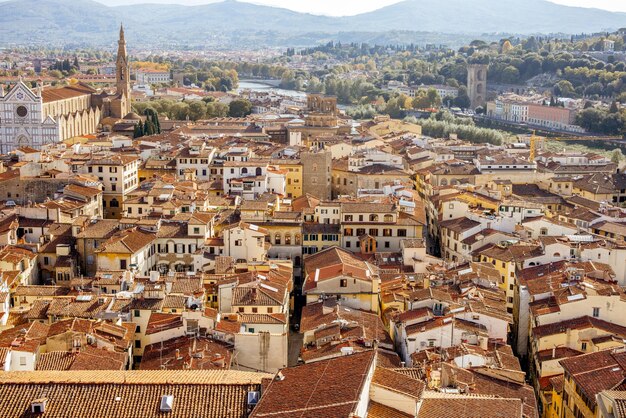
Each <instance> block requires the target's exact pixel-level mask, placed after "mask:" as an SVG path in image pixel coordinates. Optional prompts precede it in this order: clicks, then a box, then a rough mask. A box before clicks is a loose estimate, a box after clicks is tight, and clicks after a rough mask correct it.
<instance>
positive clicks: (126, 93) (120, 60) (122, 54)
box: [115, 25, 131, 117]
mask: <svg viewBox="0 0 626 418" xmlns="http://www.w3.org/2000/svg"><path fill="white" fill-rule="evenodd" d="M117 45H118V46H117V63H116V66H115V67H116V71H115V73H116V74H115V75H116V77H117V79H116V83H115V84H116V93H117V95H118V96H119V99H120V100H121V101H122V104H121V109H120V116H119V117H124V116H125V115H126V114H128V113H129V112H130V99H131V91H130V63H129V62H128V54H127V52H126V40H125V39H124V26H123V25H121V26H120V39H119V41H118V42H117Z"/></svg>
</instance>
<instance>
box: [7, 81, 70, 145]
mask: <svg viewBox="0 0 626 418" xmlns="http://www.w3.org/2000/svg"><path fill="white" fill-rule="evenodd" d="M59 139H60V128H59V124H58V123H57V122H56V121H55V120H54V119H53V118H52V117H51V116H46V114H45V113H44V110H43V99H42V97H41V91H40V89H35V90H31V89H30V88H28V86H26V84H24V83H23V82H22V81H19V82H18V83H17V84H16V85H15V86H14V87H13V88H12V89H11V90H10V91H9V92H8V93H7V94H4V91H2V90H0V154H6V153H8V152H9V151H12V150H14V149H15V148H18V147H21V146H29V147H32V148H35V149H40V148H41V147H42V146H43V145H46V144H51V143H55V142H58V141H59Z"/></svg>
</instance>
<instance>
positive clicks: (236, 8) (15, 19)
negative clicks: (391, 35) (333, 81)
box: [0, 0, 626, 46]
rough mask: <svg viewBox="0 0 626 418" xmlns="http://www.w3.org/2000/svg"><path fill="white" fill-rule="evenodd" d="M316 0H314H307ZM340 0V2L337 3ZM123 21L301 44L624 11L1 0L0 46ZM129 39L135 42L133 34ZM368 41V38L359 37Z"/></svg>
mask: <svg viewBox="0 0 626 418" xmlns="http://www.w3.org/2000/svg"><path fill="white" fill-rule="evenodd" d="M311 1H314V0H311ZM338 1H340V0H338ZM120 22H124V24H125V26H126V27H127V32H128V33H129V38H130V40H136V41H137V42H136V44H141V45H154V46H158V45H164V46H166V45H176V44H178V45H179V46H186V45H213V46H215V45H217V46H219V45H228V44H243V45H245V44H251V45H259V44H263V43H266V44H270V45H271V44H276V43H278V44H280V43H284V45H289V44H290V42H291V44H292V45H293V44H294V41H295V42H299V44H297V45H294V46H300V45H301V44H306V43H309V42H317V41H319V40H322V39H325V38H329V37H330V38H331V39H332V37H333V36H332V35H337V36H336V37H335V38H340V37H341V36H343V37H349V38H350V37H351V38H354V37H355V36H356V35H355V34H356V33H360V34H362V37H365V38H368V37H369V38H377V37H379V36H378V35H375V34H380V33H383V32H389V31H396V32H402V31H410V32H416V33H419V32H421V33H425V32H437V33H446V34H462V35H466V36H468V37H471V36H476V35H480V34H487V33H491V34H496V33H498V34H503V33H506V34H534V33H568V34H569V33H572V34H573V33H582V32H586V33H590V32H598V31H604V30H615V29H618V28H621V27H626V13H614V12H609V11H604V10H598V9H584V8H577V7H568V6H561V5H557V4H554V3H550V2H548V1H545V0H523V1H520V0H405V1H402V2H400V3H396V4H393V5H391V6H387V7H384V8H381V9H379V10H376V11H373V12H369V13H364V14H360V15H356V16H349V17H328V16H318V15H312V14H306V13H298V12H293V11H290V10H287V9H281V8H275V7H268V6H259V5H254V4H251V3H243V2H237V1H234V0H226V1H223V2H219V3H212V4H206V5H200V6H180V5H168V4H142V5H132V6H118V7H107V6H105V5H103V4H101V3H97V2H95V1H92V0H80V1H77V0H9V1H4V2H0V44H2V45H7V44H16V43H17V44H26V43H39V44H42V43H43V44H61V43H62V44H76V45H87V44H100V45H102V44H110V43H111V42H112V39H113V40H114V35H113V32H114V31H115V30H116V29H117V27H118V26H119V23H120ZM132 38H134V39H132ZM364 40H365V39H364Z"/></svg>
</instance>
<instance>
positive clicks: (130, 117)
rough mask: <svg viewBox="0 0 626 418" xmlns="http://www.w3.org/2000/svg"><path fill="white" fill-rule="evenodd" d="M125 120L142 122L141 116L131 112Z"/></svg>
mask: <svg viewBox="0 0 626 418" xmlns="http://www.w3.org/2000/svg"><path fill="white" fill-rule="evenodd" d="M124 120H141V116H139V115H138V114H136V113H135V112H130V113H129V114H128V115H126V116H124Z"/></svg>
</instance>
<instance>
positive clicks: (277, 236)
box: [274, 232, 280, 245]
mask: <svg viewBox="0 0 626 418" xmlns="http://www.w3.org/2000/svg"><path fill="white" fill-rule="evenodd" d="M274 244H276V245H280V234H279V233H278V232H277V233H276V235H274Z"/></svg>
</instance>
